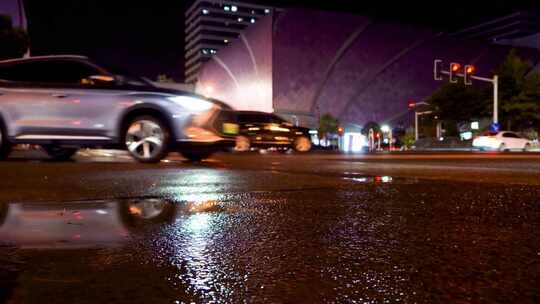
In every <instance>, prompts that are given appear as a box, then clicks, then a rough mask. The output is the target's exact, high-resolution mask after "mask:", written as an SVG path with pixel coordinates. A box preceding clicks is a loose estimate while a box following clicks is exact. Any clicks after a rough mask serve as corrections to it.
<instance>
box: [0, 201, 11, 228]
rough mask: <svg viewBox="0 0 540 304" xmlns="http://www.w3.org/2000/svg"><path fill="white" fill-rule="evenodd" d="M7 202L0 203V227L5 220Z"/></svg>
mask: <svg viewBox="0 0 540 304" xmlns="http://www.w3.org/2000/svg"><path fill="white" fill-rule="evenodd" d="M8 208H9V206H8V204H7V203H4V202H2V203H0V227H2V225H3V224H4V222H5V221H6V217H7V213H8Z"/></svg>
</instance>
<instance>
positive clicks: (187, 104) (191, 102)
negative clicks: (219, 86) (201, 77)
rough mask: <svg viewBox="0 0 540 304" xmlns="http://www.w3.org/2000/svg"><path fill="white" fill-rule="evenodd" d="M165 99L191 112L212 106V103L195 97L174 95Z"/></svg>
mask: <svg viewBox="0 0 540 304" xmlns="http://www.w3.org/2000/svg"><path fill="white" fill-rule="evenodd" d="M167 99H168V100H170V101H172V102H174V103H176V104H177V105H179V106H181V107H183V108H185V109H187V110H189V111H193V112H205V111H208V110H210V109H212V107H213V106H214V104H213V103H211V102H209V101H206V100H204V99H201V98H197V97H190V96H174V97H169V98H167Z"/></svg>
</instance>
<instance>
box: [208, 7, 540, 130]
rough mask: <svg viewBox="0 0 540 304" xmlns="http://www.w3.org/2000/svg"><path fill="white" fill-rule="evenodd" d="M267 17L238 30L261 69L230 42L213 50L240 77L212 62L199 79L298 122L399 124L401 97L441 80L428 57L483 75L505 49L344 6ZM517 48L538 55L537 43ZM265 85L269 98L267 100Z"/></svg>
mask: <svg viewBox="0 0 540 304" xmlns="http://www.w3.org/2000/svg"><path fill="white" fill-rule="evenodd" d="M270 21H272V20H270V18H267V19H266V20H264V22H261V23H260V24H258V25H256V26H254V27H251V28H250V29H249V30H248V32H247V33H246V37H248V40H249V41H252V43H251V44H252V46H254V47H253V48H254V49H256V51H255V54H256V56H255V57H256V58H257V61H258V62H259V61H260V63H259V66H260V67H261V69H262V70H264V73H262V74H261V71H260V70H259V71H258V73H257V72H255V71H254V69H253V65H252V64H251V61H250V59H249V54H248V52H247V51H246V48H245V46H243V45H242V43H241V42H237V43H235V45H232V46H231V47H230V48H227V49H226V50H224V51H223V53H220V54H219V57H220V58H221V59H222V60H223V61H224V62H226V63H227V65H228V66H229V67H232V68H231V71H232V72H233V74H234V75H236V77H237V78H240V79H242V81H238V87H237V88H234V85H233V83H232V82H231V79H232V77H230V76H228V75H226V73H225V72H224V69H223V67H221V66H219V65H217V64H216V62H214V61H211V63H209V64H207V65H206V66H205V67H204V68H203V71H204V73H203V82H204V83H208V82H209V81H210V80H211V81H210V82H212V81H214V82H215V81H218V82H219V81H223V84H222V85H221V86H220V88H222V89H223V90H227V89H229V90H230V91H231V92H221V93H220V96H223V99H224V100H225V101H233V104H235V105H237V104H239V105H243V104H245V103H246V102H247V101H252V100H256V101H257V102H254V103H253V105H255V106H257V105H259V104H260V102H262V103H261V104H268V103H269V102H271V103H272V104H273V109H274V110H275V111H276V112H277V113H279V114H286V115H287V116H289V117H293V116H296V118H297V119H298V120H299V121H300V123H301V124H304V125H313V124H314V123H316V121H317V117H318V116H319V115H320V114H325V113H331V114H332V115H334V116H336V117H338V118H339V119H340V120H341V121H342V122H344V123H349V124H356V125H363V124H365V123H366V122H369V121H376V122H379V123H385V122H388V123H391V124H392V125H395V124H399V123H403V124H405V125H407V124H409V123H410V118H411V115H410V113H409V111H408V108H407V104H408V101H410V100H414V101H421V100H423V99H425V98H426V97H428V96H430V95H431V94H432V93H433V92H434V91H435V90H436V89H437V88H438V87H439V86H440V85H442V84H443V82H436V81H434V80H433V60H434V59H435V58H440V59H443V60H445V61H447V62H448V63H450V61H456V62H461V63H463V64H467V63H472V64H475V65H476V66H477V70H478V74H481V75H486V76H489V75H491V71H493V70H494V69H495V68H496V67H497V66H498V65H499V64H500V63H501V62H502V61H503V60H504V58H505V56H506V54H507V53H508V51H509V50H510V48H509V47H506V46H496V45H491V44H488V43H485V42H475V41H463V40H456V39H454V38H452V37H448V36H447V35H443V34H439V33H436V32H433V31H431V30H428V29H423V28H418V27H413V26H407V25H403V24H388V23H381V22H375V21H373V20H370V19H369V18H366V17H362V16H356V15H351V14H345V13H332V12H320V11H310V10H300V9H293V10H288V11H285V12H283V13H281V14H280V15H279V16H277V17H275V18H274V20H273V26H272V25H271V24H269V23H270ZM269 30H270V32H269ZM257 52H259V53H257ZM523 53H525V54H526V56H527V57H529V58H531V59H533V60H536V61H538V59H539V58H540V57H539V52H538V51H537V50H524V52H523ZM271 57H273V60H272V59H269V58H271ZM261 75H262V77H261ZM253 79H257V80H261V81H262V82H263V83H264V84H265V85H264V89H265V92H264V94H262V95H264V96H265V98H264V99H261V98H259V95H257V94H255V91H257V90H253V89H252V81H253ZM267 83H269V85H267ZM267 86H269V87H267ZM231 87H233V88H231ZM235 90H236V91H238V90H241V91H242V90H245V91H246V92H247V94H248V95H253V96H249V97H248V96H241V95H240V94H237V93H234V91H235ZM270 91H271V96H272V98H271V99H272V101H269V100H268V99H267V97H268V96H267V94H269V92H270ZM229 96H231V98H229ZM241 98H245V101H242V100H241ZM241 108H244V107H241ZM255 108H256V107H255ZM261 109H263V110H268V108H261Z"/></svg>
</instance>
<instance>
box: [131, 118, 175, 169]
mask: <svg viewBox="0 0 540 304" xmlns="http://www.w3.org/2000/svg"><path fill="white" fill-rule="evenodd" d="M169 141H170V135H169V131H168V129H167V127H166V126H165V125H164V124H163V123H162V122H161V121H159V120H158V119H156V118H154V117H152V116H140V117H137V118H135V119H133V120H132V121H131V122H130V123H129V125H128V127H127V130H126V136H125V143H126V148H127V150H128V151H129V153H130V154H131V156H133V157H134V158H135V159H136V160H138V161H140V162H142V163H157V162H159V161H161V160H162V159H163V158H165V157H166V156H167V153H168V147H169Z"/></svg>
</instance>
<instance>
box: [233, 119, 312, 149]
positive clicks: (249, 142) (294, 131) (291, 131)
mask: <svg viewBox="0 0 540 304" xmlns="http://www.w3.org/2000/svg"><path fill="white" fill-rule="evenodd" d="M237 117H238V123H239V125H240V135H239V136H237V138H236V147H235V150H236V151H239V152H246V151H250V150H251V149H252V148H261V149H267V148H278V149H282V150H289V149H294V150H295V151H298V152H308V151H310V150H311V147H312V144H311V139H310V134H309V129H308V128H303V127H298V126H293V124H291V123H290V122H288V121H286V120H285V119H283V118H281V117H279V116H277V115H275V114H272V113H265V112H256V111H240V112H238V113H237Z"/></svg>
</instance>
